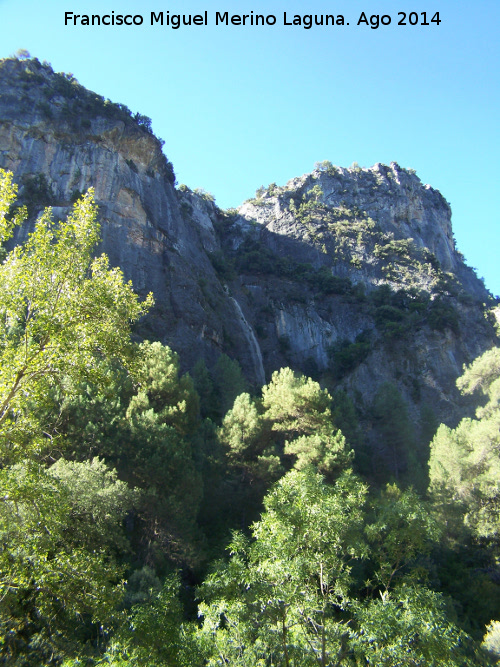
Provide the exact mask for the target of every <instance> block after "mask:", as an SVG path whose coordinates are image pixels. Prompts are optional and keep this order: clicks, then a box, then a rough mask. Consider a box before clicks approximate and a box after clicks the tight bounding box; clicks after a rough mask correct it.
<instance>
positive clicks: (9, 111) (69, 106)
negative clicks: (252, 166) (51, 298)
mask: <svg viewBox="0 0 500 667" xmlns="http://www.w3.org/2000/svg"><path fill="white" fill-rule="evenodd" d="M0 167H2V168H4V169H9V170H11V171H13V172H14V176H15V180H16V182H17V183H19V185H20V199H21V201H23V202H25V203H26V204H27V205H28V208H29V211H30V220H31V224H32V223H33V221H34V219H35V218H36V215H37V214H38V212H39V211H40V210H41V209H42V208H43V206H45V205H51V206H53V207H54V211H55V214H56V216H61V217H63V216H64V215H65V214H66V213H67V211H68V210H69V207H70V206H71V204H72V201H74V200H75V198H76V197H77V196H78V194H79V193H81V192H84V191H86V190H87V189H88V188H89V187H93V188H94V189H95V196H96V200H97V203H98V205H99V210H100V220H101V223H102V250H103V251H105V252H106V253H107V254H108V255H109V257H110V260H111V263H112V264H114V265H119V266H120V267H121V268H122V269H123V271H124V273H125V276H126V277H127V278H128V279H131V280H132V282H133V284H134V287H135V289H136V290H137V291H138V292H139V293H142V294H145V293H147V292H149V291H152V292H153V293H154V296H155V301H156V305H155V308H154V309H153V311H152V312H151V313H150V315H149V316H148V317H147V318H146V320H145V321H144V322H143V323H142V325H141V329H140V334H141V335H142V336H145V337H149V338H155V339H159V340H161V341H163V342H164V343H167V344H169V345H170V346H171V347H173V348H174V349H175V350H177V351H178V352H179V353H180V356H181V360H182V364H183V366H184V368H190V367H192V366H193V364H194V363H195V362H196V360H197V359H199V358H205V360H206V361H207V364H208V365H209V366H210V365H213V364H214V363H215V361H216V360H217V358H218V356H219V355H220V354H221V353H222V352H226V353H227V354H229V355H230V356H231V357H233V358H235V359H237V360H238V361H239V362H240V364H241V366H242V368H243V370H244V372H245V374H246V375H247V377H248V378H249V380H250V381H251V382H252V383H254V384H255V385H259V384H262V383H263V382H264V380H265V379H266V378H267V379H268V378H269V376H270V374H271V372H272V371H273V370H274V369H276V368H279V367H280V366H283V365H291V366H293V367H295V368H297V369H300V370H302V371H304V372H307V373H309V374H313V375H316V376H318V377H322V378H323V380H324V381H327V382H329V383H330V385H331V386H333V385H338V386H342V387H344V388H345V389H347V391H348V392H349V393H350V394H351V395H352V396H353V397H354V399H355V401H356V402H357V403H358V404H360V405H361V404H363V405H365V406H366V405H369V404H370V401H371V399H372V397H373V395H374V393H375V392H376V391H377V388H378V387H380V386H381V385H382V384H383V383H384V382H392V383H395V384H396V385H397V386H398V387H399V389H400V391H401V392H402V394H403V396H404V397H405V399H406V401H407V403H408V405H409V406H410V411H411V412H412V414H413V416H414V417H415V418H416V419H418V416H419V414H420V412H419V411H420V407H421V405H423V404H424V403H425V404H429V405H431V406H432V407H433V409H434V411H435V412H436V416H437V418H438V419H439V420H441V421H447V422H449V423H453V422H454V421H455V420H456V419H457V417H458V414H459V411H458V408H457V405H458V403H457V401H458V400H459V397H458V395H457V391H456V388H455V384H454V383H455V379H456V377H457V376H458V375H460V374H461V371H462V366H463V364H464V363H469V362H471V361H472V360H473V359H474V358H475V357H476V356H478V355H479V354H481V353H482V352H484V351H485V350H486V349H488V348H489V347H491V346H492V345H493V344H495V341H496V340H497V339H496V334H495V329H494V326H493V323H492V322H490V320H489V319H488V317H487V310H488V308H489V307H491V303H490V302H491V297H490V296H489V294H488V292H487V290H486V289H485V287H484V285H483V284H482V283H481V282H480V281H479V280H478V279H477V277H476V275H475V273H474V271H473V270H472V269H470V268H468V267H467V266H466V265H465V264H464V261H463V257H462V256H461V254H460V253H459V252H458V251H457V249H456V248H455V243H454V239H453V234H452V228H451V221H450V220H451V209H450V206H449V204H448V203H447V202H446V201H445V199H444V198H443V197H442V195H441V194H440V193H439V192H437V191H436V190H434V189H433V188H431V187H430V186H428V185H423V184H422V183H421V182H420V180H419V179H418V177H417V176H416V175H415V174H414V173H413V172H412V171H411V170H406V169H403V168H401V167H399V166H398V165H397V164H395V163H392V164H391V165H390V166H385V165H381V164H376V165H375V166H374V167H371V168H370V169H361V168H359V167H357V166H353V167H350V168H348V169H345V168H340V167H334V166H333V165H331V164H330V163H322V164H320V165H318V166H317V168H316V169H315V170H314V171H313V172H312V173H311V174H308V175H305V176H302V177H299V178H295V179H293V180H292V181H290V182H289V183H287V184H286V185H285V186H282V187H278V186H276V185H275V184H272V185H271V186H269V187H268V188H266V189H264V188H262V189H261V190H259V191H258V192H257V193H256V197H255V198H254V199H251V200H248V201H247V202H245V203H244V204H243V205H242V206H241V207H240V208H239V209H238V210H232V211H220V210H219V209H218V208H217V207H216V205H215V203H214V202H213V198H212V197H210V196H209V195H208V194H207V193H204V192H193V191H191V190H190V189H189V188H187V187H185V186H181V187H180V188H179V189H176V188H175V185H174V181H175V179H174V174H173V169H172V165H171V164H170V163H169V162H168V160H167V159H166V158H165V156H164V154H163V152H162V142H161V141H160V140H158V139H157V138H155V137H154V135H153V134H152V133H151V130H150V122H149V119H147V118H144V117H142V116H139V115H137V114H136V115H135V116H133V115H132V114H131V113H130V112H129V110H128V109H127V108H126V107H124V106H122V105H117V104H113V103H111V102H109V100H105V99H104V98H102V97H100V96H98V95H96V94H94V93H91V92H90V91H87V90H86V89H84V88H83V87H82V86H80V85H79V84H78V83H77V82H76V81H75V80H74V79H73V78H72V77H71V76H66V75H62V74H56V73H54V72H53V71H52V69H51V67H50V66H49V65H42V64H40V63H39V62H38V61H37V60H28V61H19V60H17V59H8V60H4V61H2V62H1V63H0ZM29 229H30V225H28V226H27V227H26V228H23V229H22V230H20V231H19V234H18V237H17V239H16V241H17V242H19V241H21V240H22V238H23V237H25V236H26V234H27V233H28V232H29ZM485 304H488V305H485Z"/></svg>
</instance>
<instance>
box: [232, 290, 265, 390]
mask: <svg viewBox="0 0 500 667" xmlns="http://www.w3.org/2000/svg"><path fill="white" fill-rule="evenodd" d="M229 298H230V299H231V301H232V302H233V303H234V306H235V308H236V310H237V312H238V316H239V319H240V322H241V328H242V330H243V333H244V335H245V338H246V339H247V341H248V348H249V350H250V354H251V357H252V361H253V366H254V369H255V379H256V381H257V383H258V384H259V385H260V386H262V385H264V384H265V383H266V375H265V373H264V364H263V363H262V353H261V351H260V346H259V343H258V342H257V339H256V338H255V334H254V332H253V329H252V327H251V326H250V325H249V324H248V322H247V321H246V318H245V316H244V315H243V311H242V310H241V307H240V304H239V303H238V302H237V301H236V299H235V298H233V297H232V296H230V297H229Z"/></svg>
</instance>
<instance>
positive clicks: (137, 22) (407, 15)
mask: <svg viewBox="0 0 500 667" xmlns="http://www.w3.org/2000/svg"><path fill="white" fill-rule="evenodd" d="M213 18H214V24H215V25H216V26H230V25H234V26H274V25H276V24H277V22H278V19H277V17H276V16H275V15H274V14H255V13H254V12H253V11H251V12H250V13H249V14H230V13H229V12H215V15H214V17H213ZM391 23H393V17H392V16H390V15H389V14H383V15H380V14H372V15H370V16H369V15H367V14H366V13H365V12H361V15H360V16H359V18H358V19H357V22H356V23H355V25H357V26H367V27H370V28H372V29H373V30H375V29H377V28H378V27H380V26H387V25H391ZM394 23H395V24H397V25H399V26H408V25H410V26H414V25H432V24H434V25H439V24H440V23H441V19H440V18H439V12H435V13H432V12H431V13H429V14H428V13H427V12H420V13H418V12H398V15H397V18H395V20H394ZM147 24H148V21H146V22H145V21H144V16H143V15H142V14H117V13H115V12H114V11H113V12H111V14H75V13H74V12H64V25H72V26H141V25H147ZM149 25H151V26H155V25H160V26H168V27H170V28H172V29H174V30H177V29H178V28H180V27H182V26H203V25H204V26H208V25H209V20H208V12H207V11H205V12H203V14H171V13H170V11H166V12H151V14H150V17H149ZM282 25H285V26H301V27H302V28H305V29H306V30H309V29H310V28H312V27H313V26H335V25H349V21H346V19H345V17H344V15H343V14H336V15H335V14H293V15H292V14H290V13H287V12H283V23H282Z"/></svg>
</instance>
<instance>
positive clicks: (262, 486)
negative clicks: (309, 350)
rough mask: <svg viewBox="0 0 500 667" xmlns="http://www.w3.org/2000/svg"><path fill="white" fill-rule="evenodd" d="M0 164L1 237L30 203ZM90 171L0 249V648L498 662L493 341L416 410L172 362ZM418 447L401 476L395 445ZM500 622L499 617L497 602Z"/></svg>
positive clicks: (276, 376)
mask: <svg viewBox="0 0 500 667" xmlns="http://www.w3.org/2000/svg"><path fill="white" fill-rule="evenodd" d="M16 192H17V188H16V185H15V184H14V183H13V182H12V175H11V174H9V173H8V172H5V171H1V170H0V237H1V238H0V240H1V242H2V243H3V244H5V242H6V241H7V240H8V239H9V238H10V237H11V236H12V234H13V230H14V227H15V226H16V225H19V224H20V223H21V222H22V221H23V220H24V219H25V217H26V215H27V211H26V209H24V208H16V206H15V203H16ZM99 238H100V227H99V223H98V219H97V210H96V207H95V204H94V201H93V193H92V191H89V192H88V193H87V194H86V195H84V196H83V197H82V198H81V199H79V200H78V201H77V203H76V204H75V205H74V207H73V212H72V213H71V215H70V216H69V217H68V218H67V219H66V220H65V221H60V222H55V221H54V219H53V217H52V213H51V210H50V209H46V210H45V212H44V213H42V215H41V216H40V217H39V219H38V221H37V223H36V226H35V231H34V232H33V233H32V234H31V235H30V236H29V237H28V240H27V241H26V242H25V243H24V244H23V245H18V246H16V247H15V248H14V249H13V250H11V251H7V250H3V257H2V260H3V261H2V264H1V265H0V285H1V289H0V341H1V342H0V354H1V365H0V456H1V467H0V485H1V491H0V499H1V502H0V545H1V547H0V625H1V632H0V656H1V662H2V664H5V665H12V666H13V667H31V666H33V667H34V666H39V665H47V666H49V665H50V666H59V665H63V666H64V667H76V666H77V665H78V666H82V667H83V666H85V667H87V666H88V667H90V666H94V665H115V666H118V665H124V666H125V665H130V666H132V665H135V666H140V667H153V666H154V667H163V666H165V667H166V666H169V667H170V666H172V667H173V666H179V667H180V666H193V667H196V666H200V667H201V666H202V665H212V666H215V665H231V666H235V667H236V666H243V665H247V666H249V667H250V666H252V667H254V666H258V665H261V666H263V667H264V666H266V667H270V666H271V665H274V666H278V665H279V666H287V667H288V666H290V667H291V666H292V665H293V666H294V667H298V666H308V665H320V666H327V665H328V666H330V667H333V666H335V665H345V666H346V667H347V666H351V665H352V666H368V665H370V666H394V667H396V666H400V665H409V666H434V665H435V666H437V665H449V666H465V665H495V664H500V571H499V559H500V523H499V516H498V512H499V503H500V458H499V446H500V436H499V427H500V406H499V400H500V350H499V349H498V348H494V349H491V350H490V351H489V352H486V353H485V354H484V355H483V356H482V357H480V358H478V359H477V360H476V361H475V362H474V363H472V364H471V365H470V366H469V367H468V368H467V369H465V371H464V374H463V375H462V377H461V378H460V379H459V381H458V386H459V389H460V390H461V392H462V393H464V394H470V395H471V396H472V397H475V400H476V405H477V409H476V416H475V418H464V419H463V420H462V421H461V422H460V423H459V424H458V426H457V427H456V428H454V429H451V428H448V427H447V426H444V425H441V426H439V428H437V426H438V425H437V424H432V423H429V424H428V430H429V434H428V437H429V439H431V438H432V441H431V444H430V455H429V461H428V462H427V461H422V460H421V450H417V448H416V447H415V444H414V440H413V438H414V435H413V434H412V431H411V422H410V419H409V417H408V415H407V414H406V412H405V409H404V404H403V403H402V401H401V397H400V396H399V395H398V391H397V388H396V387H395V386H393V385H389V384H388V385H386V386H384V387H382V389H381V390H380V392H379V394H378V396H377V397H374V401H373V405H372V406H371V410H372V411H373V419H375V420H378V422H379V425H380V431H381V433H382V434H383V437H384V439H385V442H386V444H387V448H388V450H389V451H390V452H391V453H392V455H393V458H394V461H395V465H393V466H392V467H391V472H390V473H388V474H387V478H386V479H380V476H379V477H377V478H376V479H372V478H371V477H370V474H369V467H368V466H366V465H365V464H364V457H366V451H365V450H364V448H363V437H362V433H361V429H360V425H359V422H358V417H357V415H356V411H355V409H354V407H353V405H352V403H351V402H350V400H349V397H348V396H347V394H345V393H344V392H341V391H331V392H330V391H329V390H328V388H324V387H322V386H321V385H320V384H319V383H318V382H317V381H315V380H313V379H311V378H309V377H306V376H305V375H301V374H298V373H296V372H294V371H292V370H291V369H290V368H282V369H281V370H279V371H275V372H274V373H273V375H272V378H271V380H270V382H269V383H268V384H266V385H265V386H263V387H261V388H260V389H259V390H258V391H255V388H253V387H250V386H248V385H247V382H246V380H245V378H244V376H243V374H242V372H241V369H240V367H239V365H238V363H237V362H236V361H234V360H232V359H231V358H229V357H228V356H226V355H221V356H220V358H219V360H218V361H217V363H216V364H215V366H214V367H213V368H211V369H208V368H207V366H206V365H205V363H204V362H203V361H200V362H198V363H197V364H196V366H195V367H194V369H193V370H192V372H191V373H190V374H181V371H180V361H179V358H178V355H177V354H176V353H175V352H173V351H172V350H171V349H169V348H168V347H166V346H165V345H162V344H161V343H159V342H148V341H145V340H139V338H138V337H137V336H136V335H135V334H134V325H135V324H136V323H137V322H139V320H140V319H141V317H143V316H144V315H145V313H147V311H148V309H149V308H151V306H152V304H153V302H154V297H153V295H149V297H147V298H146V299H145V300H143V301H142V302H141V301H140V300H139V298H138V296H137V295H136V294H135V293H134V291H133V289H132V285H131V283H127V282H125V280H124V277H123V274H122V272H121V271H120V270H119V269H116V268H111V267H110V264H109V261H108V259H107V257H106V256H105V255H101V256H97V257H95V248H96V245H97V243H98V241H99ZM399 457H401V458H404V459H405V460H406V461H407V462H409V464H408V465H407V466H406V467H405V469H404V470H402V471H401V474H398V465H397V461H398V458H399ZM497 619H499V620H497Z"/></svg>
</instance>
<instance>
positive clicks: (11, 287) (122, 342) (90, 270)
mask: <svg viewBox="0 0 500 667" xmlns="http://www.w3.org/2000/svg"><path fill="white" fill-rule="evenodd" d="M14 195H15V188H14V187H13V186H12V183H11V178H10V176H8V175H6V174H5V172H2V173H1V174H0V231H1V232H2V234H3V240H5V239H6V238H8V237H9V236H10V235H11V233H12V227H13V224H14V223H19V222H21V221H22V219H23V215H22V214H21V215H18V216H17V218H16V217H15V218H13V219H12V220H9V219H8V217H7V212H8V208H9V206H10V204H11V203H12V200H13V198H14ZM96 215H97V209H96V206H95V204H94V200H93V192H92V191H91V190H90V191H89V192H88V193H87V194H86V195H85V196H84V197H83V198H82V199H81V200H80V201H78V202H77V203H76V204H75V206H74V208H73V211H72V213H71V214H70V215H69V216H68V218H67V220H66V221H62V222H59V223H57V222H55V221H54V220H53V216H52V212H51V210H50V209H46V210H45V212H44V213H42V215H41V216H40V218H39V219H38V220H37V222H36V224H35V229H34V231H33V232H32V233H31V234H30V235H29V237H28V240H27V242H26V243H25V244H24V245H23V246H16V247H15V248H14V250H12V251H11V252H10V253H9V254H8V255H7V258H6V259H5V261H4V262H3V264H2V265H1V266H0V360H1V363H0V443H1V450H2V455H3V456H5V455H6V453H8V456H9V457H12V456H16V455H17V452H18V450H19V449H20V447H22V445H24V444H25V441H24V442H23V441H22V438H20V434H22V433H23V432H25V431H26V432H28V433H30V434H34V433H36V434H37V437H35V438H34V441H35V442H36V441H38V443H39V442H40V438H39V435H40V431H41V430H42V428H43V425H33V424H32V423H30V418H29V416H27V410H26V408H27V406H28V404H29V402H34V403H43V402H44V400H45V398H46V395H47V392H48V388H49V387H50V386H51V385H53V384H55V383H61V382H62V381H63V378H64V377H67V378H71V379H76V378H78V379H81V378H88V379H92V380H93V381H94V382H100V381H102V380H103V378H102V377H100V372H99V371H100V364H99V360H100V359H101V358H102V357H103V356H106V357H107V358H119V359H120V360H121V361H123V362H126V360H127V358H128V357H129V355H130V323H131V322H134V321H136V320H137V319H139V317H141V315H143V314H144V313H145V312H146V310H147V309H148V308H149V306H150V305H151V303H152V297H151V296H149V297H148V299H147V300H146V301H145V302H143V303H142V304H141V303H140V302H139V300H138V298H137V295H136V294H135V293H134V291H133V289H132V285H131V283H125V282H124V280H123V274H122V272H121V271H120V270H119V269H110V267H109V264H108V259H107V257H106V256H105V255H101V256H100V257H97V258H94V257H93V252H94V250H95V246H96V244H97V242H98V240H99V225H98V223H97V218H96ZM32 439H33V438H32Z"/></svg>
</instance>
